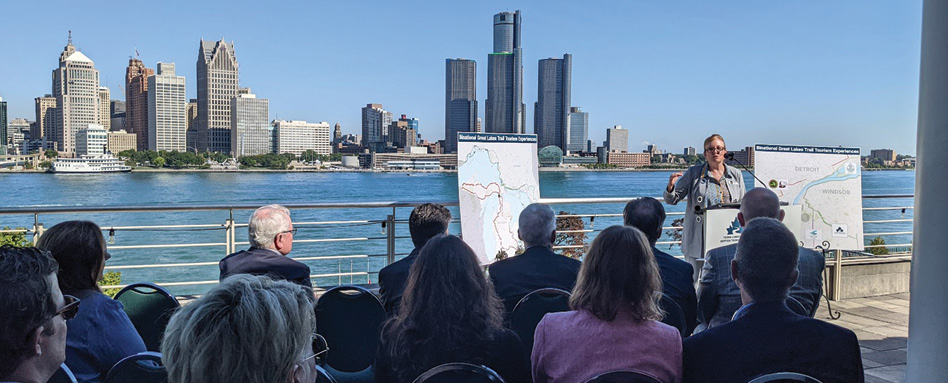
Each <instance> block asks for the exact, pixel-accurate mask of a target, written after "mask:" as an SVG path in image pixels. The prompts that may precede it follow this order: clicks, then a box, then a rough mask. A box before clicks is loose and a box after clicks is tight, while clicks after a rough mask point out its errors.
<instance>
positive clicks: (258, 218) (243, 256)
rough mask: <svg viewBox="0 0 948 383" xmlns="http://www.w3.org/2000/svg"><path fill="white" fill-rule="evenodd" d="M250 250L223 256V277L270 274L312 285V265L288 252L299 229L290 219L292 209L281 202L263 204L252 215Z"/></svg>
mask: <svg viewBox="0 0 948 383" xmlns="http://www.w3.org/2000/svg"><path fill="white" fill-rule="evenodd" d="M247 232H248V234H249V237H250V249H247V250H241V251H238V252H236V253H233V254H231V255H228V256H226V257H224V259H221V262H220V268H221V278H220V280H222V281H223V280H224V279H226V278H227V277H229V276H231V275H236V274H251V275H269V276H270V277H271V278H275V279H285V280H288V281H290V282H293V283H296V284H298V285H301V286H306V287H309V288H312V287H313V283H312V282H311V281H310V279H309V266H306V265H304V264H302V263H300V262H298V261H295V260H293V259H291V258H289V257H287V256H286V255H287V254H289V253H290V251H291V250H293V236H294V235H295V234H296V229H294V228H293V222H292V221H291V220H290V211H289V210H287V208H285V207H283V206H280V205H267V206H263V207H261V208H259V209H257V210H256V211H254V212H253V215H251V216H250V225H249V226H248V228H247Z"/></svg>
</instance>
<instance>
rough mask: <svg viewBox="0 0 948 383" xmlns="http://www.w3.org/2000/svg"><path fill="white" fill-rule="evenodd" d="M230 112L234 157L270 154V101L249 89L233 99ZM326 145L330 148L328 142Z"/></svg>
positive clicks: (231, 144)
mask: <svg viewBox="0 0 948 383" xmlns="http://www.w3.org/2000/svg"><path fill="white" fill-rule="evenodd" d="M230 110H231V126H232V127H233V129H232V130H231V135H230V137H231V143H230V146H231V150H232V151H233V155H234V157H243V156H255V155H258V154H267V153H270V152H271V146H270V100H268V99H265V98H257V96H256V95H254V94H253V93H249V89H248V92H246V93H243V94H239V95H237V97H234V98H233V99H231V104H230ZM326 145H327V148H328V145H329V142H328V140H327V142H326ZM280 153H283V152H280Z"/></svg>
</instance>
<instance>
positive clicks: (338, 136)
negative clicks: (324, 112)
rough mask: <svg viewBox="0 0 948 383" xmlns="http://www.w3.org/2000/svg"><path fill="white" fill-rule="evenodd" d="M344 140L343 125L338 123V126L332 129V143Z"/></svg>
mask: <svg viewBox="0 0 948 383" xmlns="http://www.w3.org/2000/svg"><path fill="white" fill-rule="evenodd" d="M340 140H342V125H339V123H338V122H337V123H336V126H335V127H333V129H332V142H334V143H335V142H339V141H340Z"/></svg>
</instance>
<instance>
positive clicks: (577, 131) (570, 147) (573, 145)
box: [566, 106, 593, 153]
mask: <svg viewBox="0 0 948 383" xmlns="http://www.w3.org/2000/svg"><path fill="white" fill-rule="evenodd" d="M566 119H567V121H568V123H567V125H568V126H569V142H568V143H567V144H566V152H567V153H579V152H582V151H585V152H592V151H593V149H592V148H588V147H587V146H588V144H589V142H588V141H589V140H588V137H589V113H586V112H583V111H582V110H580V109H579V107H578V106H573V107H570V108H569V116H568V117H567V118H566Z"/></svg>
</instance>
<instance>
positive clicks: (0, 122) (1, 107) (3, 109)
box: [0, 97, 10, 154]
mask: <svg viewBox="0 0 948 383" xmlns="http://www.w3.org/2000/svg"><path fill="white" fill-rule="evenodd" d="M9 143H10V134H9V132H7V102H6V101H3V98H2V97H0V146H2V147H3V148H2V149H5V148H6V146H7V144H9ZM5 153H6V152H5V151H4V154H5Z"/></svg>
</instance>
